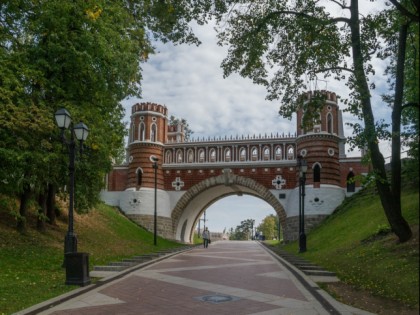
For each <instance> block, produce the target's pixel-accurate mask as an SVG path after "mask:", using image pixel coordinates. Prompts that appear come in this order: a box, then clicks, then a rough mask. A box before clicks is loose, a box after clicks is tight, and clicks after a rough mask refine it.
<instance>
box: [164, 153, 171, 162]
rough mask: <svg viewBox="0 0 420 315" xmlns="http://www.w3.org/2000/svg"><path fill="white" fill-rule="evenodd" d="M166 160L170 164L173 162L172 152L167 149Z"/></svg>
mask: <svg viewBox="0 0 420 315" xmlns="http://www.w3.org/2000/svg"><path fill="white" fill-rule="evenodd" d="M165 161H166V163H168V164H170V163H172V152H170V151H167V152H166V154H165Z"/></svg>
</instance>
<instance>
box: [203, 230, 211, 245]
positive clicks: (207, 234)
mask: <svg viewBox="0 0 420 315" xmlns="http://www.w3.org/2000/svg"><path fill="white" fill-rule="evenodd" d="M202 237H203V246H204V248H207V247H209V243H210V242H211V240H210V232H209V228H208V227H206V228H205V229H204V231H203V234H202Z"/></svg>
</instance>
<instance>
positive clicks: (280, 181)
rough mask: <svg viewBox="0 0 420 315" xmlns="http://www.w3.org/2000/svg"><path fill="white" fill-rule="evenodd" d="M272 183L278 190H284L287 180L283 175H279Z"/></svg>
mask: <svg viewBox="0 0 420 315" xmlns="http://www.w3.org/2000/svg"><path fill="white" fill-rule="evenodd" d="M271 183H272V184H273V186H274V187H276V189H282V186H284V185H286V180H285V179H284V178H283V177H281V175H277V176H276V178H274V179H273V180H272V182H271Z"/></svg>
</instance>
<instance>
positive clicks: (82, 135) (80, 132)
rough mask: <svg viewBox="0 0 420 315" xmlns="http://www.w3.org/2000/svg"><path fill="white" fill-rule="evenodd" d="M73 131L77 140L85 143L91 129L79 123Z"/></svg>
mask: <svg viewBox="0 0 420 315" xmlns="http://www.w3.org/2000/svg"><path fill="white" fill-rule="evenodd" d="M73 130H74V134H75V136H76V139H77V140H79V141H85V140H86V138H87V136H88V134H89V128H88V127H87V126H86V125H85V124H84V123H83V122H79V123H78V124H77V125H75V126H74V127H73Z"/></svg>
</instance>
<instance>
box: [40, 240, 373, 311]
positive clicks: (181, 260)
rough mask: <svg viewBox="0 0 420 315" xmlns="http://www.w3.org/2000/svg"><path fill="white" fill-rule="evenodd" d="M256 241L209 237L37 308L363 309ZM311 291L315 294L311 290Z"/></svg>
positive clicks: (89, 309)
mask: <svg viewBox="0 0 420 315" xmlns="http://www.w3.org/2000/svg"><path fill="white" fill-rule="evenodd" d="M295 272H298V273H299V271H292V272H291V271H290V266H289V267H288V268H286V265H285V263H284V262H281V261H279V260H278V259H276V258H274V257H273V256H272V255H271V254H270V253H269V252H267V250H266V249H264V248H263V247H262V246H261V245H260V244H259V243H257V242H215V243H214V244H211V245H210V246H209V248H207V249H204V248H202V247H199V248H195V249H193V250H191V251H188V252H184V253H181V254H178V255H175V256H173V257H171V258H169V259H165V260H163V261H160V262H157V263H155V264H152V265H149V266H147V267H145V268H143V269H139V270H135V271H133V272H132V273H129V274H127V275H125V276H124V277H122V278H120V279H117V280H115V281H112V282H109V283H107V284H105V285H103V286H100V287H94V288H93V289H92V290H90V291H88V292H86V293H83V294H80V295H78V296H77V297H75V298H73V299H71V300H68V301H66V302H64V303H62V304H59V305H57V306H55V307H54V308H51V309H49V310H47V311H44V312H41V313H39V314H45V315H46V314H56V315H63V314H81V315H82V314H86V315H87V314H89V315H95V314H156V315H163V314H182V315H187V314H200V315H204V314H211V315H219V314H229V315H233V314H254V315H274V314H302V315H311V314H368V313H367V312H363V311H361V310H357V309H354V308H350V307H348V306H345V305H343V304H340V303H338V302H337V301H335V300H333V299H332V298H331V297H330V296H329V295H327V294H326V293H325V292H324V291H322V290H320V289H319V287H318V286H317V285H316V284H315V283H313V282H312V281H311V280H310V279H309V278H307V277H306V276H305V275H303V274H300V276H299V277H298V278H301V279H302V278H303V279H305V281H303V283H302V282H301V281H298V280H297V279H298V278H296V277H295V275H293V273H295ZM315 293H316V294H315Z"/></svg>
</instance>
